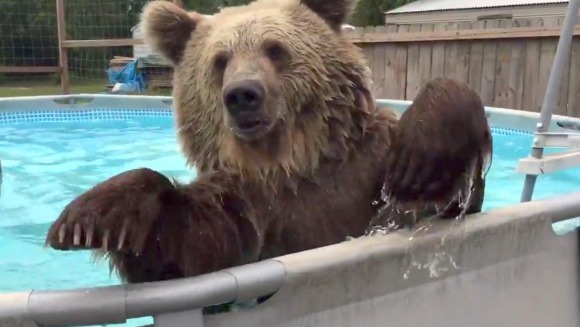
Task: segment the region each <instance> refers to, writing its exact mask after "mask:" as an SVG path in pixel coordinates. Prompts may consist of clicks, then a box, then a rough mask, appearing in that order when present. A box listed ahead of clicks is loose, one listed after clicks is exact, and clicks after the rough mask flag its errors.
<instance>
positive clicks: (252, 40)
mask: <svg viewBox="0 0 580 327" xmlns="http://www.w3.org/2000/svg"><path fill="white" fill-rule="evenodd" d="M330 3H331V2H328V1H327V2H325V1H321V0H303V1H299V0H258V1H256V2H254V3H252V4H249V5H246V6H240V7H232V8H226V9H223V10H222V11H221V12H220V13H218V14H216V15H214V16H213V17H205V16H202V15H199V14H197V13H186V12H185V11H183V10H181V9H179V8H178V7H177V6H175V5H173V4H171V3H169V2H164V1H153V2H151V3H150V4H148V5H147V7H146V8H145V10H144V14H143V21H142V23H143V28H144V33H145V38H146V41H147V43H148V44H150V45H151V46H152V47H153V48H154V49H155V50H156V51H158V52H159V53H161V54H162V55H163V56H164V57H165V58H166V59H167V60H168V61H169V62H171V63H172V64H173V65H174V67H175V76H174V99H175V102H174V108H175V117H176V125H177V132H178V138H179V141H180V143H181V146H182V150H183V153H184V154H185V156H186V158H187V160H188V163H189V164H190V165H192V166H196V167H197V169H198V178H197V179H196V180H195V181H193V182H191V183H189V184H179V183H177V182H175V181H170V180H169V179H167V178H166V177H164V176H162V175H161V174H159V173H157V172H155V171H152V170H149V169H137V170H131V171H127V172H124V173H122V174H119V175H117V176H114V177H112V178H111V179H109V180H106V181H104V182H102V183H101V184H99V185H97V186H95V187H94V188H93V189H91V190H89V191H87V192H86V193H84V194H82V195H80V196H79V197H77V198H76V199H75V200H73V201H72V202H71V203H70V204H69V205H67V207H66V208H65V209H64V210H63V212H62V214H61V215H60V217H59V218H58V219H57V221H56V222H55V223H54V224H53V225H52V226H51V228H50V230H49V233H48V236H47V244H49V245H50V246H52V247H53V248H56V249H61V250H70V249H93V250H95V251H96V253H97V254H100V255H106V256H108V257H109V258H110V262H111V265H112V267H114V268H116V269H117V270H118V272H119V273H120V276H121V277H122V278H123V280H125V281H127V282H133V283H135V282H147V281H157V280H165V279H172V278H179V277H183V276H195V275H199V274H203V273H208V272H212V271H216V270H219V269H223V268H227V267H232V266H236V265H240V264H244V263H249V262H254V261H257V260H262V259H266V258H271V257H275V256H279V255H284V254H289V253H294V252H298V251H303V250H308V249H312V248H316V247H320V246H325V245H329V244H334V243H338V242H341V241H343V240H345V238H346V237H347V236H355V237H356V236H360V235H362V234H363V233H364V231H365V229H366V228H367V227H368V224H369V222H370V220H371V218H372V217H373V216H375V215H376V213H377V209H378V206H377V203H378V202H379V201H380V200H381V189H382V187H383V180H384V176H388V175H389V172H388V171H387V170H386V167H387V159H388V154H389V152H390V147H391V142H392V141H393V138H395V137H398V135H402V134H400V133H399V134H398V133H397V130H398V127H397V119H396V116H395V114H394V113H393V112H392V111H391V110H388V109H379V108H377V106H376V104H375V100H374V98H373V96H372V92H371V87H372V82H371V76H370V71H369V69H368V66H367V65H366V62H365V60H364V58H363V56H362V53H361V51H360V50H359V49H358V48H357V47H356V46H354V45H353V44H352V43H351V42H350V41H349V40H348V39H347V38H346V37H345V36H343V35H342V34H341V32H340V24H342V23H343V22H344V20H345V17H347V16H348V15H349V14H350V12H351V11H352V10H353V8H354V6H355V5H356V1H354V0H336V1H334V2H332V5H330ZM313 10H316V12H315V11H313ZM257 30H263V31H264V32H268V33H269V34H268V35H269V37H271V38H272V37H273V38H276V39H278V40H281V41H282V42H285V43H286V44H285V45H286V46H288V47H289V48H290V49H291V50H292V54H293V57H292V58H291V60H288V61H280V62H277V63H275V64H273V63H272V62H271V60H268V58H266V57H265V56H264V55H263V53H262V52H260V51H258V49H260V44H261V42H263V41H264V40H263V37H264V35H265V34H259V33H256V31H257ZM266 34H267V33H266ZM225 50H227V51H229V54H230V55H231V56H232V57H231V58H230V64H229V66H228V69H229V70H228V69H226V70H225V71H224V72H222V73H221V74H217V73H216V71H215V70H214V69H215V67H214V65H213V62H214V58H215V56H216V55H217V54H218V52H219V51H225ZM240 71H242V72H245V73H246V74H250V75H251V76H252V77H253V78H258V79H260V80H261V81H262V82H263V83H264V84H265V85H267V87H268V89H267V91H268V92H267V93H268V96H269V98H268V101H270V102H269V103H270V104H271V105H270V106H268V107H267V108H266V111H265V112H264V114H267V115H269V117H274V118H275V119H276V125H275V126H274V127H273V129H272V131H271V132H270V133H269V134H268V135H267V137H265V138H263V139H261V140H259V141H254V142H243V141H240V140H239V139H237V138H236V137H235V136H234V135H233V134H232V132H231V128H230V127H229V125H228V124H229V118H228V116H227V115H226V114H225V110H224V108H223V104H222V99H221V88H222V87H223V83H225V82H227V81H231V80H232V79H234V78H236V76H238V75H239V74H238V73H239V72H240ZM236 72H237V73H236ZM236 74H238V75H236ZM467 109H471V108H467ZM428 110H430V111H437V110H444V109H442V108H441V107H440V106H438V105H436V104H434V106H432V107H429V109H428ZM443 112H444V111H443ZM411 113H412V112H411ZM433 119H435V120H437V119H440V118H437V115H436V114H434V116H433ZM474 123H475V124H481V121H476V122H474ZM464 126H467V125H464ZM401 128H404V129H405V130H407V129H409V130H412V131H413V132H414V133H419V134H420V133H422V132H421V130H417V129H416V128H415V127H413V126H412V122H410V123H409V124H408V125H403V126H401ZM463 132H464V133H467V134H469V133H470V131H469V130H464V131H463ZM435 137H437V136H435ZM436 141H437V139H430V140H429V141H428V142H436ZM448 141H449V140H447V139H442V142H448ZM433 155H434V156H435V157H437V156H436V154H433ZM462 169H463V168H462ZM452 173H454V172H452ZM391 186H392V185H391ZM395 186H396V184H395ZM479 205H480V204H479ZM476 207H477V204H476ZM479 207H480V206H479ZM77 226H78V227H77ZM77 231H78V233H77ZM89 234H90V235H89ZM105 234H106V235H107V236H106V237H105ZM75 235H77V236H76V237H75ZM89 239H90V242H89V241H88V240H89ZM103 239H105V241H103Z"/></svg>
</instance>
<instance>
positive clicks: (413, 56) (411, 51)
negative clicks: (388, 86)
mask: <svg viewBox="0 0 580 327" xmlns="http://www.w3.org/2000/svg"><path fill="white" fill-rule="evenodd" d="M420 31H421V25H419V24H417V25H411V26H410V27H409V32H414V33H416V32H420ZM419 60H420V58H419V43H411V44H409V47H408V50H407V87H406V93H405V97H406V98H407V99H413V98H415V96H416V95H417V93H418V92H419V87H420V84H421V82H420V78H419Z"/></svg>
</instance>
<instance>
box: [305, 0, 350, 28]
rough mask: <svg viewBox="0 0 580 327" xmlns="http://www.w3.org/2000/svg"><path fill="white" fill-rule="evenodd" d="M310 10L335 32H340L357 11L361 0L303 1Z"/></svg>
mask: <svg viewBox="0 0 580 327" xmlns="http://www.w3.org/2000/svg"><path fill="white" fill-rule="evenodd" d="M301 2H302V3H303V4H304V5H306V6H307V7H308V8H310V10H312V11H314V12H315V13H316V14H318V15H319V16H320V17H322V19H324V20H325V21H326V22H327V23H328V25H330V27H332V29H333V30H335V31H340V30H341V26H342V24H344V23H346V22H347V20H348V19H349V18H350V16H351V15H352V13H353V12H354V11H355V9H356V6H357V5H358V2H359V0H301Z"/></svg>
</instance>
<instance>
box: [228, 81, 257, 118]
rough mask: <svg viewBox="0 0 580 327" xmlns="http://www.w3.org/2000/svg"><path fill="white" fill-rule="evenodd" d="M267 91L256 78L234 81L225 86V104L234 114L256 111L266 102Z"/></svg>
mask: <svg viewBox="0 0 580 327" xmlns="http://www.w3.org/2000/svg"><path fill="white" fill-rule="evenodd" d="M265 93H266V91H265V90H264V87H263V86H262V83H260V82H258V81H256V80H243V81H237V82H232V83H230V84H229V85H228V86H226V87H225V88H224V91H223V97H224V104H225V105H226V107H227V108H228V110H229V112H230V113H231V114H232V115H237V114H238V113H240V112H242V111H256V110H258V109H259V108H260V106H261V105H262V102H264V95H265Z"/></svg>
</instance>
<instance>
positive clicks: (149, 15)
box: [141, 1, 204, 65]
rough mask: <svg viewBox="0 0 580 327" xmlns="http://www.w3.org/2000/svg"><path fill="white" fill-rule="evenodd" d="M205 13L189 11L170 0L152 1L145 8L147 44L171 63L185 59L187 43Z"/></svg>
mask: <svg viewBox="0 0 580 327" xmlns="http://www.w3.org/2000/svg"><path fill="white" fill-rule="evenodd" d="M203 19H204V15H201V14H198V13H196V12H189V13H188V12H186V11H185V10H183V9H181V8H180V7H178V6H177V5H175V4H174V3H172V2H169V1H151V2H149V3H148V4H147V5H145V7H144V8H143V13H142V15H141V28H142V30H143V38H144V40H145V43H146V44H148V45H149V46H150V47H151V49H152V50H153V51H155V52H157V53H159V54H160V55H161V56H163V57H165V59H167V60H169V61H170V63H171V64H173V65H177V64H179V62H180V61H181V59H182V58H183V52H184V51H185V45H186V44H187V41H189V39H190V37H191V33H192V32H193V31H194V30H195V28H196V26H197V24H199V22H200V21H201V20H203Z"/></svg>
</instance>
